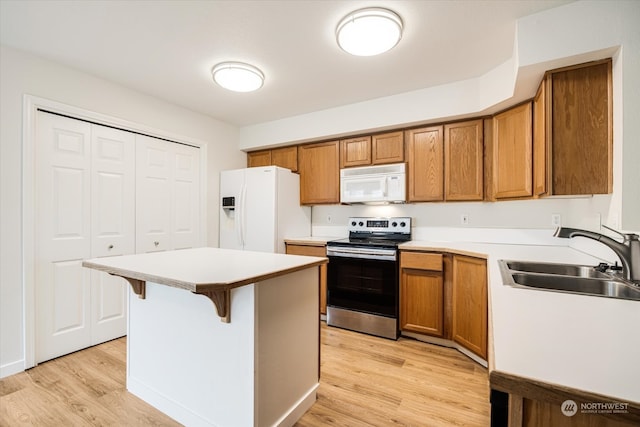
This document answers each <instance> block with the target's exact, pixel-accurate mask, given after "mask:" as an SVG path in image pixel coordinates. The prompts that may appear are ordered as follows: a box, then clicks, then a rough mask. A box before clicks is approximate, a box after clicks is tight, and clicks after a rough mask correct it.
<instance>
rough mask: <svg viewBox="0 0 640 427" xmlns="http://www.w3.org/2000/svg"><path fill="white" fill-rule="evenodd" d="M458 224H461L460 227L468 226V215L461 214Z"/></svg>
mask: <svg viewBox="0 0 640 427" xmlns="http://www.w3.org/2000/svg"><path fill="white" fill-rule="evenodd" d="M460 224H462V225H467V224H469V214H461V215H460Z"/></svg>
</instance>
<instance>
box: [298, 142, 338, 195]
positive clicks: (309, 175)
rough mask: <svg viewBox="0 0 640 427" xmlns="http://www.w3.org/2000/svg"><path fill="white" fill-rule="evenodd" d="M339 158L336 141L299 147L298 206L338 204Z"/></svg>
mask: <svg viewBox="0 0 640 427" xmlns="http://www.w3.org/2000/svg"><path fill="white" fill-rule="evenodd" d="M339 157H340V151H339V142H338V141H331V142H321V143H318V144H307V145H301V146H300V147H299V149H298V165H299V173H300V204H303V205H322V204H338V203H340V169H339V165H340V163H339Z"/></svg>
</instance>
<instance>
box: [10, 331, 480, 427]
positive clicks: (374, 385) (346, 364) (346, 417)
mask: <svg viewBox="0 0 640 427" xmlns="http://www.w3.org/2000/svg"><path fill="white" fill-rule="evenodd" d="M321 333H322V363H321V372H322V378H321V381H320V388H319V391H318V400H317V401H316V403H315V404H314V406H313V407H312V408H311V409H310V410H309V411H308V412H307V413H306V414H305V415H304V416H303V417H302V418H301V419H300V420H299V421H298V423H297V424H296V426H297V427H313V426H327V425H332V426H349V427H358V426H385V427H386V426H452V425H459V426H487V425H489V413H490V407H489V380H488V373H487V370H486V369H485V368H483V367H482V366H480V365H478V364H476V363H475V362H473V361H471V360H469V359H468V358H467V357H465V356H463V355H462V354H460V353H458V352H457V351H456V350H453V349H448V348H443V347H438V346H434V345H430V344H425V343H422V342H419V341H415V340H410V339H404V338H401V339H400V340H398V341H397V342H396V341H391V340H385V339H382V338H376V337H371V336H368V335H364V334H359V333H355V332H350V331H345V330H342V329H337V328H331V327H327V326H326V325H325V324H324V323H323V324H322V332H321ZM125 363H126V338H121V339H118V340H114V341H110V342H108V343H105V344H101V345H98V346H95V347H92V348H89V349H86V350H82V351H79V352H77V353H73V354H70V355H67V356H64V357H60V358H58V359H54V360H51V361H49V362H46V363H43V364H41V365H38V366H37V367H35V368H33V369H30V370H28V371H26V372H22V373H20V374H17V375H13V376H11V377H8V378H5V379H3V380H0V426H56V427H57V426H178V425H180V424H178V423H176V422H175V421H173V420H172V419H171V418H169V417H167V416H166V415H164V414H162V413H161V412H159V411H157V410H155V409H154V408H152V407H151V406H149V405H147V404H146V403H145V402H143V401H142V400H140V399H138V398H137V397H135V396H133V395H132V394H131V393H128V392H127V391H126V386H125V375H126V366H125Z"/></svg>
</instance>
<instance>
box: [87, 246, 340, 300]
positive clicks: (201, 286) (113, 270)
mask: <svg viewBox="0 0 640 427" xmlns="http://www.w3.org/2000/svg"><path fill="white" fill-rule="evenodd" d="M292 256H298V255H292ZM305 258H309V259H315V261H311V262H309V263H305V264H303V265H295V266H292V267H287V268H283V269H278V270H274V271H269V272H267V273H264V274H259V275H256V276H251V277H246V278H242V279H241V280H237V281H233V282H214V283H194V282H189V281H184V280H178V279H172V278H170V277H163V276H156V275H153V274H149V273H140V272H135V271H131V270H128V269H124V268H120V267H112V266H105V265H102V264H98V263H95V262H92V261H83V262H82V266H83V267H87V268H91V269H94V270H98V271H103V272H106V273H108V274H111V275H114V276H120V277H123V278H125V279H134V280H141V281H144V282H152V283H157V284H160V285H166V286H171V287H174V288H179V289H184V290H187V291H190V292H194V293H202V292H208V291H220V290H228V289H233V288H238V287H240V286H245V285H249V284H251V283H257V282H261V281H264V280H267V279H272V278H274V277H278V276H284V275H285V274H289V273H294V272H296V271H300V270H305V269H307V268H313V267H318V266H320V265H323V264H326V263H328V262H329V260H328V259H327V258H319V257H305Z"/></svg>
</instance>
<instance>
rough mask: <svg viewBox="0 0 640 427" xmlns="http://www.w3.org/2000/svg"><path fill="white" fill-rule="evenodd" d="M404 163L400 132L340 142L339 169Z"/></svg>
mask: <svg viewBox="0 0 640 427" xmlns="http://www.w3.org/2000/svg"><path fill="white" fill-rule="evenodd" d="M403 161H404V138H403V133H402V132H391V133H384V134H379V135H373V136H362V137H358V138H350V139H343V140H342V141H340V168H341V169H342V168H348V167H353V166H369V165H381V164H387V163H401V162H403Z"/></svg>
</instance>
